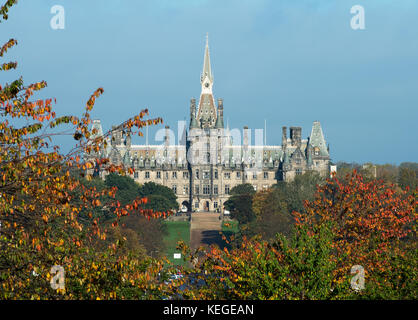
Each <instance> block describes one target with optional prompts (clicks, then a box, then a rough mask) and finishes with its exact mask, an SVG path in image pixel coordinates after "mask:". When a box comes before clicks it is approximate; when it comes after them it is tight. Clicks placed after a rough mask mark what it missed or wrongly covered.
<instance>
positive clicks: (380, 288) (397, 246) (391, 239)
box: [181, 171, 418, 300]
mask: <svg viewBox="0 0 418 320" xmlns="http://www.w3.org/2000/svg"><path fill="white" fill-rule="evenodd" d="M416 205H417V201H416V197H415V198H414V197H413V196H412V195H409V194H408V193H406V192H405V191H402V190H398V191H395V190H394V189H393V188H392V187H391V186H388V185H387V184H386V183H384V182H382V181H378V180H372V181H364V180H363V177H362V176H360V175H359V174H358V173H357V172H356V171H354V172H353V173H352V174H351V175H350V176H347V177H346V178H345V179H344V180H343V181H340V180H339V179H336V178H333V179H330V180H327V182H326V184H324V185H321V186H319V187H318V189H317V192H316V193H315V197H314V200H313V201H306V202H305V210H304V212H300V213H297V212H296V213H294V215H295V218H296V219H297V220H296V221H297V223H296V225H295V232H294V234H293V236H292V237H284V236H283V235H280V234H279V235H277V237H276V239H275V240H274V241H263V240H260V238H259V237H253V238H251V239H246V238H244V239H243V241H242V243H241V245H240V246H239V247H235V248H233V249H232V250H228V248H224V249H219V248H218V247H216V246H212V247H211V249H210V250H208V254H207V256H206V257H205V259H201V260H199V261H198V263H197V264H196V266H195V269H194V270H192V272H193V274H202V275H204V276H202V277H201V278H202V280H204V285H203V286H202V287H199V288H198V289H195V288H190V290H188V291H187V292H185V293H184V294H185V296H186V297H190V298H198V299H263V300H264V299H382V298H384V299H388V298H389V299H416V297H417V284H416V281H415V280H414V279H415V278H416V275H417V272H418V269H417V264H416V259H417V244H416V237H413V238H408V237H407V236H408V235H411V234H415V232H416V212H415V208H416ZM181 248H182V249H183V253H184V254H188V253H189V252H190V251H188V248H187V247H186V246H184V244H183V245H182V246H181ZM198 254H199V253H196V254H192V253H190V254H189V258H190V259H191V260H193V259H194V258H196V256H198ZM354 265H361V266H363V267H364V270H365V275H366V279H365V289H364V290H363V291H359V292H356V291H355V290H353V289H352V288H351V279H352V277H353V275H352V274H351V272H350V271H351V268H352V267H353V266H354Z"/></svg>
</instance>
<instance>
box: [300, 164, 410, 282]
mask: <svg viewBox="0 0 418 320" xmlns="http://www.w3.org/2000/svg"><path fill="white" fill-rule="evenodd" d="M345 181H346V182H343V181H340V180H339V179H332V180H328V182H327V184H326V185H323V186H320V187H319V188H318V192H317V193H316V195H315V200H314V201H311V202H307V203H306V204H305V207H306V210H305V212H304V213H297V214H296V219H297V224H298V225H308V226H310V227H314V226H318V225H322V224H324V223H329V222H331V223H332V225H333V230H332V232H333V234H334V235H335V236H334V239H333V248H334V250H335V255H334V256H333V261H334V262H335V263H336V270H335V272H334V276H335V281H336V282H342V281H345V279H346V278H347V274H348V273H349V270H350V268H351V267H352V266H353V265H361V266H363V268H364V269H365V273H366V279H367V280H368V282H369V283H379V282H378V281H379V280H383V279H382V278H380V279H378V278H376V275H377V274H382V273H383V274H384V273H387V272H388V271H389V270H391V269H392V268H393V267H392V266H391V265H390V261H391V258H390V257H393V256H398V257H399V256H402V255H404V253H403V252H402V247H403V245H402V241H404V240H406V239H408V238H407V237H408V235H410V234H414V233H415V228H416V213H415V208H416V205H417V201H416V198H415V197H413V196H412V195H409V194H408V193H407V192H406V191H402V190H401V191H399V190H398V191H395V189H394V188H393V186H388V185H387V184H385V183H384V182H383V181H380V180H372V181H364V180H363V177H362V176H361V175H359V174H358V173H357V172H356V171H354V172H353V173H352V174H351V175H349V176H347V177H346V179H345ZM312 232H313V231H312ZM341 257H344V259H342V258H341ZM395 260H396V258H395ZM379 285H380V286H382V287H385V284H384V283H379Z"/></svg>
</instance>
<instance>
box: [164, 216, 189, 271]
mask: <svg viewBox="0 0 418 320" xmlns="http://www.w3.org/2000/svg"><path fill="white" fill-rule="evenodd" d="M165 224H166V225H167V231H168V235H167V236H166V237H165V238H164V242H165V244H166V250H165V254H166V256H167V258H168V259H169V260H170V261H171V262H172V263H173V264H174V265H179V266H186V263H185V262H184V261H183V259H174V253H180V252H179V251H177V250H176V246H177V242H178V241H180V240H183V241H184V242H185V243H186V244H187V245H190V222H189V221H166V222H165ZM182 258H183V257H182Z"/></svg>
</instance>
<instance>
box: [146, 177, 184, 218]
mask: <svg viewBox="0 0 418 320" xmlns="http://www.w3.org/2000/svg"><path fill="white" fill-rule="evenodd" d="M139 193H140V195H141V196H142V197H148V198H149V202H148V203H147V208H152V209H154V210H156V211H167V212H168V211H171V210H178V208H179V205H178V202H177V196H176V194H175V193H174V191H173V190H172V189H170V188H169V187H166V186H163V185H161V184H156V183H154V182H146V183H144V184H143V185H141V186H140V188H139Z"/></svg>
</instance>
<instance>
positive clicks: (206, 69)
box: [200, 34, 213, 92]
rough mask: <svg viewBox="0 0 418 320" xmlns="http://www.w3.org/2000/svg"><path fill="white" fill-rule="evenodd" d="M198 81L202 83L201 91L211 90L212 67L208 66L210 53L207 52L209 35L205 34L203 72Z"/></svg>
mask: <svg viewBox="0 0 418 320" xmlns="http://www.w3.org/2000/svg"><path fill="white" fill-rule="evenodd" d="M200 83H201V85H202V91H206V92H207V91H209V90H210V92H211V91H212V85H213V75H212V68H211V66H210V54H209V35H208V34H206V47H205V57H204V60H203V72H202V74H201V76H200Z"/></svg>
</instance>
